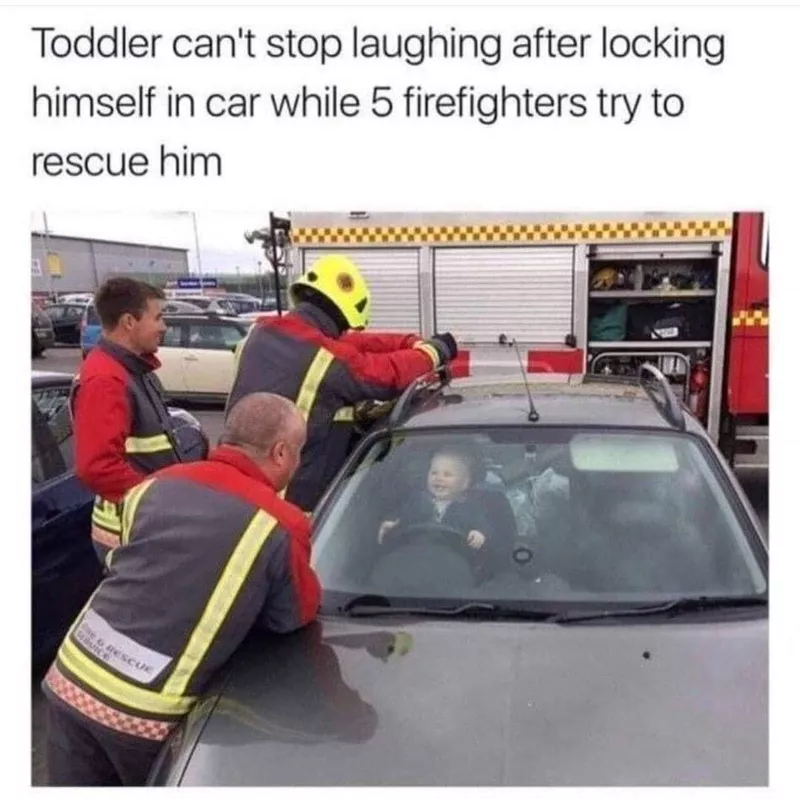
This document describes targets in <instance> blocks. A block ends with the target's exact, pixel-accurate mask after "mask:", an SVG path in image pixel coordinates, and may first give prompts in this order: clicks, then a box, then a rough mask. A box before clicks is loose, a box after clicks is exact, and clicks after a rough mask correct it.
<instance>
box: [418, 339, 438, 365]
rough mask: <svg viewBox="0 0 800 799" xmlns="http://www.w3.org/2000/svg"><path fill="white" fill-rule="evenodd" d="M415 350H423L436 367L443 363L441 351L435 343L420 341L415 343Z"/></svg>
mask: <svg viewBox="0 0 800 799" xmlns="http://www.w3.org/2000/svg"><path fill="white" fill-rule="evenodd" d="M414 349H415V350H422V352H424V353H425V354H426V355H427V356H428V357H429V358H430V359H431V360H432V361H433V366H434V368H436V367H438V366H439V365H440V364H441V359H440V358H439V351H438V350H437V349H436V347H434V346H433V344H426V343H425V342H424V341H418V342H417V343H416V344H415V345H414Z"/></svg>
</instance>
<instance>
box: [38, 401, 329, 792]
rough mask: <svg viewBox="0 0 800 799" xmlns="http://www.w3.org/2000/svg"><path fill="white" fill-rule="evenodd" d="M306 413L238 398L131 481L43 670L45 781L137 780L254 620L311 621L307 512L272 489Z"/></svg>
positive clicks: (293, 456)
mask: <svg viewBox="0 0 800 799" xmlns="http://www.w3.org/2000/svg"><path fill="white" fill-rule="evenodd" d="M305 437H306V424H305V420H304V419H303V417H302V414H301V413H300V412H299V411H298V410H297V408H296V407H295V406H294V405H293V404H292V403H291V402H290V401H288V400H287V399H285V398H283V397H279V396H276V395H274V394H265V393H256V394H251V395H249V396H248V397H245V398H244V399H243V400H242V401H241V402H239V403H238V404H237V405H236V406H234V407H233V408H232V410H231V412H230V414H229V416H228V419H227V422H226V424H225V429H224V431H223V435H222V437H221V439H220V446H219V447H218V448H217V449H215V450H214V451H213V452H212V453H211V455H210V456H209V458H208V459H207V460H205V461H199V462H195V463H184V464H177V465H175V466H171V467H168V468H166V469H164V470H163V471H161V472H159V473H158V474H157V475H153V476H152V477H150V478H148V479H146V480H145V481H144V482H142V483H140V484H139V485H138V486H136V487H135V488H134V489H133V490H132V491H131V492H129V494H128V495H127V496H126V498H125V502H124V506H123V525H122V539H123V545H122V546H120V547H118V548H117V549H116V550H114V552H113V555H112V557H111V559H110V568H109V574H108V576H107V577H106V578H105V579H104V580H103V582H102V583H101V584H100V587H99V588H98V590H97V591H96V592H95V593H94V594H93V595H92V597H91V598H90V600H89V602H88V603H87V605H86V607H85V608H84V609H83V611H82V612H81V614H80V615H79V616H78V618H77V619H76V621H75V623H74V624H73V625H72V627H71V629H70V631H69V632H68V634H67V636H66V638H65V639H64V641H63V643H62V645H61V648H60V649H59V651H58V655H57V657H56V660H55V662H54V664H53V665H52V666H51V667H50V670H49V671H48V673H47V675H46V677H45V680H44V690H45V693H46V695H47V698H48V700H49V714H50V715H49V734H48V748H47V753H48V769H49V775H50V782H51V784H54V785H143V784H144V783H145V781H146V779H147V776H148V773H149V771H150V769H151V766H152V765H153V762H154V761H155V759H156V757H157V755H158V753H159V751H160V749H161V747H162V746H163V744H164V741H165V740H166V739H167V737H168V736H169V734H170V733H171V732H172V730H173V729H175V727H176V725H177V724H178V722H179V721H180V720H181V718H182V717H183V716H184V715H185V714H186V713H187V712H188V711H189V710H190V709H191V708H192V707H193V705H194V704H195V703H196V701H197V696H198V695H199V694H201V693H202V692H203V689H204V688H205V686H206V685H207V684H208V682H209V680H210V679H211V677H212V676H213V675H214V673H215V672H217V671H218V669H219V668H220V667H221V666H222V665H223V664H224V663H225V662H226V661H227V660H228V659H229V658H230V656H231V655H232V654H233V653H234V651H235V650H236V649H237V648H238V647H239V646H240V645H241V644H242V643H243V641H244V640H245V637H246V636H247V634H248V633H249V631H250V630H251V629H252V628H254V627H259V628H263V629H266V630H268V631H271V632H277V633H284V632H291V631H293V630H296V629H298V628H300V627H304V626H305V625H307V624H309V623H310V622H311V621H313V620H314V618H315V617H316V614H317V609H318V606H319V601H320V585H319V582H318V580H317V577H316V575H315V574H314V572H313V570H312V569H311V566H310V551H311V545H310V523H309V521H308V518H307V517H306V516H305V514H304V513H303V512H302V511H300V510H299V509H298V508H296V507H294V506H292V505H290V504H289V503H287V502H285V501H284V500H282V499H281V498H280V496H279V495H278V492H280V491H281V490H282V489H283V488H284V487H285V486H286V483H287V482H288V481H289V479H290V478H291V476H292V474H293V473H294V471H295V470H296V468H297V466H298V464H299V462H300V450H301V449H302V447H303V445H304V443H305Z"/></svg>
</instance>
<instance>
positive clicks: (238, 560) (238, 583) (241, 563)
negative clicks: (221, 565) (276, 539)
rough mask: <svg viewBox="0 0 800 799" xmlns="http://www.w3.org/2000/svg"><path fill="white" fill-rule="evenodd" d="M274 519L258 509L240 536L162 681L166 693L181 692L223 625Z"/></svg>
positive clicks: (270, 529)
mask: <svg viewBox="0 0 800 799" xmlns="http://www.w3.org/2000/svg"><path fill="white" fill-rule="evenodd" d="M277 523H278V522H277V520H276V519H273V518H272V517H271V516H269V515H267V514H266V513H264V511H258V513H256V515H255V516H253V519H252V521H251V522H250V524H249V525H248V526H247V529H246V530H245V531H244V534H243V535H242V537H241V538H240V539H239V543H238V544H237V545H236V549H235V550H234V551H233V554H232V555H231V556H230V558H229V560H228V563H227V565H226V566H225V570H224V571H223V572H222V576H221V577H220V579H219V581H218V582H217V585H216V588H215V589H214V593H213V594H211V598H210V599H209V600H208V604H207V605H206V607H205V610H204V611H203V615H202V617H201V618H200V621H199V623H198V625H197V627H195V628H194V630H193V631H192V635H191V637H190V638H189V643H188V644H187V645H186V649H185V650H184V652H183V654H182V655H181V657H180V659H179V660H178V663H177V665H176V666H175V669H174V670H173V672H172V674H171V675H170V677H169V679H168V680H167V682H166V683H165V685H164V688H163V693H165V694H173V695H174V694H182V693H183V692H184V691H185V690H186V686H187V685H188V684H189V681H190V680H191V679H192V675H193V674H194V673H195V671H196V670H197V667H198V666H199V665H200V663H201V661H202V660H203V657H204V656H205V654H206V652H207V651H208V649H209V647H210V646H211V644H212V642H213V641H214V638H215V637H216V635H217V633H218V632H219V629H220V627H222V624H223V622H224V621H225V617H226V616H227V615H228V612H229V611H230V609H231V607H232V605H233V603H234V602H235V601H236V597H237V596H238V595H239V591H241V589H242V586H243V585H244V583H245V580H247V576H248V574H249V573H250V570H251V569H252V568H253V563H254V562H255V560H256V558H257V557H258V554H259V552H261V547H262V546H263V545H264V542H265V541H266V540H267V537H268V536H269V534H270V533H271V532H272V531H273V530H274V529H275V526H276V525H277Z"/></svg>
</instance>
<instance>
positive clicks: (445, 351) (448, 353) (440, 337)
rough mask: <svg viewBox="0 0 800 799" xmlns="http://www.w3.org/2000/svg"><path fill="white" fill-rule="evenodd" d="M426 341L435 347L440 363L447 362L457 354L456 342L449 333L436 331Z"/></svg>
mask: <svg viewBox="0 0 800 799" xmlns="http://www.w3.org/2000/svg"><path fill="white" fill-rule="evenodd" d="M427 343H428V344H431V345H432V346H434V347H435V348H436V351H437V352H438V353H439V356H440V357H441V359H442V363H449V362H450V361H452V360H454V359H455V357H456V355H458V344H456V340H455V339H454V338H453V336H452V334H450V333H437V334H436V335H435V336H431V337H430V338H429V339H428V341H427Z"/></svg>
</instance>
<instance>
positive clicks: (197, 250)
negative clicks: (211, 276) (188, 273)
mask: <svg viewBox="0 0 800 799" xmlns="http://www.w3.org/2000/svg"><path fill="white" fill-rule="evenodd" d="M192 225H193V226H194V250H195V253H196V255H197V274H198V275H199V277H200V293H201V294H205V288H204V287H203V263H202V261H201V260H200V237H199V236H198V235H197V214H196V213H195V212H194V211H192Z"/></svg>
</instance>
